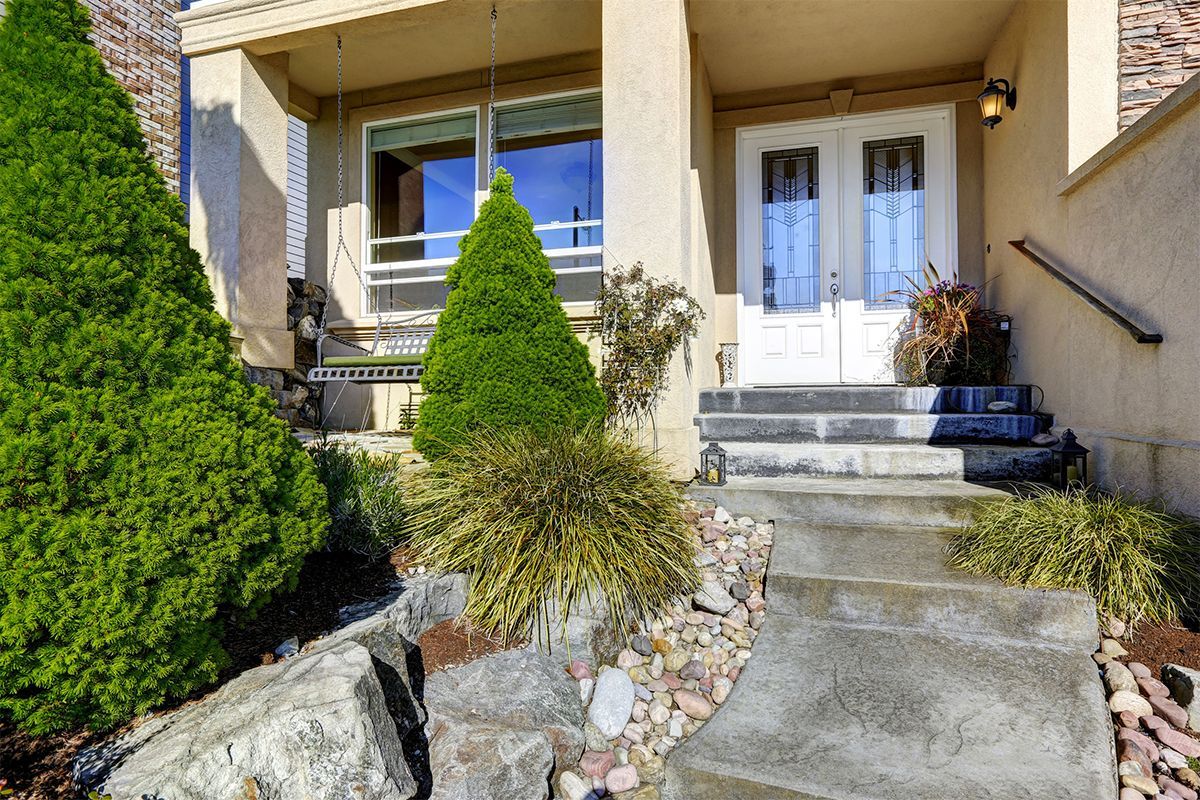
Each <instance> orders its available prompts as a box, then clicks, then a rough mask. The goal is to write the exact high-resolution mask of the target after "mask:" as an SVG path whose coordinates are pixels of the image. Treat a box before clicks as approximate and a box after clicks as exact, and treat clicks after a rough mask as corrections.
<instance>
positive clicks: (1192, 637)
mask: <svg viewBox="0 0 1200 800" xmlns="http://www.w3.org/2000/svg"><path fill="white" fill-rule="evenodd" d="M1196 627H1200V626H1197V625H1195V624H1194V623H1192V624H1189V626H1188V627H1186V628H1180V627H1175V626H1171V625H1147V624H1142V625H1139V626H1138V627H1137V629H1136V630H1135V631H1134V633H1133V634H1132V635H1130V634H1126V637H1125V638H1124V639H1122V640H1121V644H1123V645H1124V646H1125V649H1126V650H1128V651H1129V657H1128V658H1126V659H1123V660H1125V661H1126V662H1129V661H1140V662H1142V663H1143V664H1145V665H1146V666H1147V667H1149V668H1150V671H1151V672H1152V673H1154V674H1155V675H1159V674H1160V671H1161V669H1162V665H1163V664H1178V665H1180V666H1181V667H1187V668H1188V669H1194V670H1200V632H1197V631H1196V630H1192V628H1196Z"/></svg>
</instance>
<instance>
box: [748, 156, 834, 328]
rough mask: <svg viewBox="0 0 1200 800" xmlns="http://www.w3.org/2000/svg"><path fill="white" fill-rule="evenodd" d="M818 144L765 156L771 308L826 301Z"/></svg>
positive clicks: (780, 310)
mask: <svg viewBox="0 0 1200 800" xmlns="http://www.w3.org/2000/svg"><path fill="white" fill-rule="evenodd" d="M817 168H818V165H817V148H815V147H802V148H796V149H793V150H776V151H774V152H770V153H763V157H762V187H763V192H762V225H763V229H762V270H763V273H762V277H763V285H762V304H763V312H764V313H766V314H788V313H792V314H794V313H798V312H805V311H817V310H819V309H820V306H821V289H820V284H821V240H820V229H821V228H820V217H819V208H818V203H819V198H818V185H817Z"/></svg>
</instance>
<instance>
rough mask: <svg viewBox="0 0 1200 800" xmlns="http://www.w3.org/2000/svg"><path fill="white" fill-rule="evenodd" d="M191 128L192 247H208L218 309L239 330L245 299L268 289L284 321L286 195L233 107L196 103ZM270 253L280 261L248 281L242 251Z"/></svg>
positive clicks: (207, 261)
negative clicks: (249, 293) (263, 165)
mask: <svg viewBox="0 0 1200 800" xmlns="http://www.w3.org/2000/svg"><path fill="white" fill-rule="evenodd" d="M191 127H192V130H191V147H192V158H191V174H190V176H189V177H190V182H191V230H192V241H193V243H194V245H193V246H195V244H196V243H202V244H203V245H204V246H202V247H197V249H199V250H201V252H202V253H203V254H204V266H205V269H206V271H207V273H208V279H209V283H210V284H211V285H212V290H213V295H214V296H215V298H216V307H217V311H218V312H220V313H221V315H222V316H224V317H225V318H226V319H228V320H229V321H230V322H231V323H232V324H233V325H234V327H235V328H238V327H239V322H241V321H243V320H242V319H241V317H242V315H243V311H244V310H245V309H242V308H241V304H240V300H241V297H239V294H240V295H242V296H244V295H245V294H246V292H247V291H255V290H260V291H263V292H269V293H270V294H271V297H273V298H274V297H277V298H278V300H279V308H278V310H277V314H274V313H273V316H277V317H278V319H279V320H280V321H281V322H282V321H283V320H285V319H286V316H287V262H286V259H285V257H284V235H285V231H284V229H283V224H282V219H283V218H282V213H281V214H279V215H276V214H274V213H273V211H274V210H275V209H283V208H285V207H286V202H287V199H286V197H285V193H284V191H283V190H282V189H281V188H280V187H279V186H277V185H276V179H275V178H273V177H271V176H270V175H269V174H268V173H267V171H266V170H264V169H263V167H262V164H261V162H260V160H259V159H258V157H257V155H256V153H255V152H254V149H253V147H251V146H250V143H249V142H247V141H246V140H245V138H244V137H243V135H242V129H241V126H240V124H239V123H238V120H237V119H236V118H235V116H234V113H233V107H232V105H230V104H228V103H220V104H217V105H215V106H212V107H202V106H198V105H193V106H192V126H191ZM258 216H261V217H262V219H261V220H259V219H256V217H258ZM277 217H278V218H277ZM272 238H278V239H279V242H278V247H272V246H271V245H272V244H275V243H274V242H270V241H269V240H270V239H272ZM263 251H267V252H278V253H279V263H278V264H275V265H271V266H270V269H269V270H268V271H266V272H264V273H263V274H262V275H249V274H247V275H243V271H242V270H243V263H242V253H243V252H250V253H254V252H263ZM246 266H247V270H248V271H249V270H251V269H254V270H257V269H259V268H260V267H259V265H246ZM276 273H277V274H276ZM243 277H245V278H246V280H245V281H244V282H243ZM239 286H240V288H241V291H240V292H239ZM262 302H266V301H264V300H259V301H258V303H262ZM273 312H274V310H273ZM250 322H251V324H253V322H254V320H251V321H250Z"/></svg>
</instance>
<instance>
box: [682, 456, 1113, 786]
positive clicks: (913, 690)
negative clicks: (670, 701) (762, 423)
mask: <svg viewBox="0 0 1200 800" xmlns="http://www.w3.org/2000/svg"><path fill="white" fill-rule="evenodd" d="M995 493H997V490H995V489H990V488H987V487H983V486H978V485H974V484H968V483H962V482H955V481H945V480H929V481H917V480H867V479H857V480H854V479H849V480H830V479H815V478H771V479H768V478H761V477H760V478H740V479H739V478H734V479H731V480H730V483H729V484H728V485H727V486H725V487H722V488H720V489H715V490H713V489H708V488H707V487H706V489H705V491H704V492H698V494H704V495H705V496H711V497H713V498H714V499H715V500H717V501H718V502H720V503H721V504H723V505H725V506H726V507H727V508H729V509H730V510H731V511H733V512H735V513H748V514H750V515H752V516H754V517H756V518H770V519H774V520H775V522H776V537H775V542H776V547H775V551H774V553H773V554H772V558H771V566H770V572H769V575H768V582H767V586H766V596H767V602H768V606H767V609H768V613H767V620H766V622H765V624H764V627H763V631H762V634H761V636H760V638H759V639H758V642H757V643H756V645H755V650H754V659H753V660H752V661H751V663H750V664H749V665H747V668H746V670H745V672H744V674H743V676H742V678H741V679H740V680H739V681H738V683H737V686H736V688H735V690H734V692H733V694H732V696H731V697H730V699H729V700H728V701H726V703H725V704H724V705H723V706H722V708H721V711H720V713H718V714H717V715H716V717H715V718H714V719H713V721H712V722H710V723H709V724H708V725H706V726H705V727H704V728H702V729H701V730H700V731H699V732H698V733H697V734H696V735H695V736H693V737H692V738H691V739H690V740H688V741H687V742H686V743H685V744H684V745H683V746H681V747H680V749H679V750H677V751H676V752H675V753H674V754H673V755H672V757H671V759H670V760H669V762H668V778H667V784H666V792H665V796H666V797H667V798H669V799H670V800H732V799H734V798H747V799H748V798H755V800H777V799H778V800H784V798H786V799H787V800H801V799H803V800H818V799H819V800H858V799H861V800H893V799H894V800H900V799H901V798H903V800H983V799H984V798H988V799H991V798H995V799H996V800H1001V799H1002V800H1017V799H1018V798H1038V799H1039V800H1040V799H1041V798H1046V799H1048V798H1059V799H1065V800H1113V798H1115V797H1116V793H1117V790H1116V781H1115V777H1114V776H1115V773H1116V768H1115V762H1114V757H1113V752H1112V747H1113V745H1112V732H1111V723H1110V721H1109V715H1108V711H1107V708H1106V706H1105V701H1104V694H1103V690H1102V687H1101V684H1100V681H1099V679H1098V677H1097V671H1096V668H1095V665H1094V663H1093V662H1092V661H1091V659H1090V658H1089V655H1090V653H1091V652H1092V651H1093V650H1094V649H1095V644H1096V641H1097V631H1096V619H1095V611H1094V607H1093V605H1092V603H1091V600H1090V599H1089V598H1087V597H1086V596H1083V595H1080V594H1077V593H1070V592H1040V591H1028V590H1020V589H1012V588H1007V587H1003V586H1001V585H999V584H996V583H993V582H990V581H987V580H983V579H978V578H974V577H971V576H967V575H965V574H962V573H960V572H957V571H954V570H951V569H949V568H948V567H946V566H945V564H944V556H943V554H942V547H943V545H944V542H945V539H946V537H947V536H948V535H949V533H950V532H951V531H950V529H949V528H948V527H947V526H952V525H956V524H958V523H961V522H962V521H963V520H965V519H966V518H968V517H969V515H970V513H971V508H972V506H973V503H974V502H975V501H976V500H978V499H981V498H986V497H987V496H989V495H991V494H995Z"/></svg>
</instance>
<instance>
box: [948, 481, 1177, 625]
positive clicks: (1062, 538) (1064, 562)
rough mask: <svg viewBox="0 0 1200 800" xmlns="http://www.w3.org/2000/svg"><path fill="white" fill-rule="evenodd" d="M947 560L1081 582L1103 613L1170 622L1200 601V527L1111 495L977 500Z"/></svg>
mask: <svg viewBox="0 0 1200 800" xmlns="http://www.w3.org/2000/svg"><path fill="white" fill-rule="evenodd" d="M947 552H948V553H949V554H950V564H951V566H954V567H958V568H960V569H963V570H966V571H967V572H971V573H974V574H977V575H990V576H992V577H995V578H999V579H1000V580H1002V581H1004V582H1005V583H1008V584H1012V585H1016V586H1027V587H1033V588H1042V589H1079V590H1082V591H1085V592H1087V593H1088V594H1090V595H1092V597H1094V598H1095V599H1096V606H1097V610H1098V611H1099V613H1100V615H1101V618H1105V617H1107V616H1109V615H1111V616H1115V617H1117V618H1118V619H1122V620H1125V621H1126V622H1127V623H1129V624H1130V625H1136V624H1137V623H1138V622H1150V623H1157V622H1172V621H1177V620H1179V619H1180V617H1181V616H1182V615H1183V614H1185V613H1191V614H1194V613H1195V609H1196V608H1198V607H1200V605H1197V604H1198V603H1200V529H1198V528H1197V525H1196V523H1195V522H1193V521H1188V520H1185V519H1182V518H1179V517H1175V516H1172V515H1171V514H1168V513H1166V512H1165V511H1163V510H1162V509H1161V508H1158V507H1156V506H1154V505H1151V504H1148V503H1141V502H1135V501H1132V500H1127V499H1124V498H1122V497H1120V496H1118V495H1115V494H1107V493H1101V492H1087V491H1083V490H1071V491H1068V492H1066V493H1063V492H1060V491H1055V490H1053V489H1045V488H1038V489H1034V490H1032V491H1031V493H1030V494H1029V495H1028V496H1025V497H1016V496H1014V497H1008V498H1005V499H1002V500H999V501H992V502H987V503H983V504H981V505H980V507H979V508H978V510H977V511H976V513H975V520H974V522H973V523H972V524H970V525H969V526H968V527H966V528H965V529H964V530H963V531H962V533H960V534H959V535H958V536H956V537H955V538H954V539H953V540H952V541H951V543H950V545H949V547H948V548H947Z"/></svg>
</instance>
